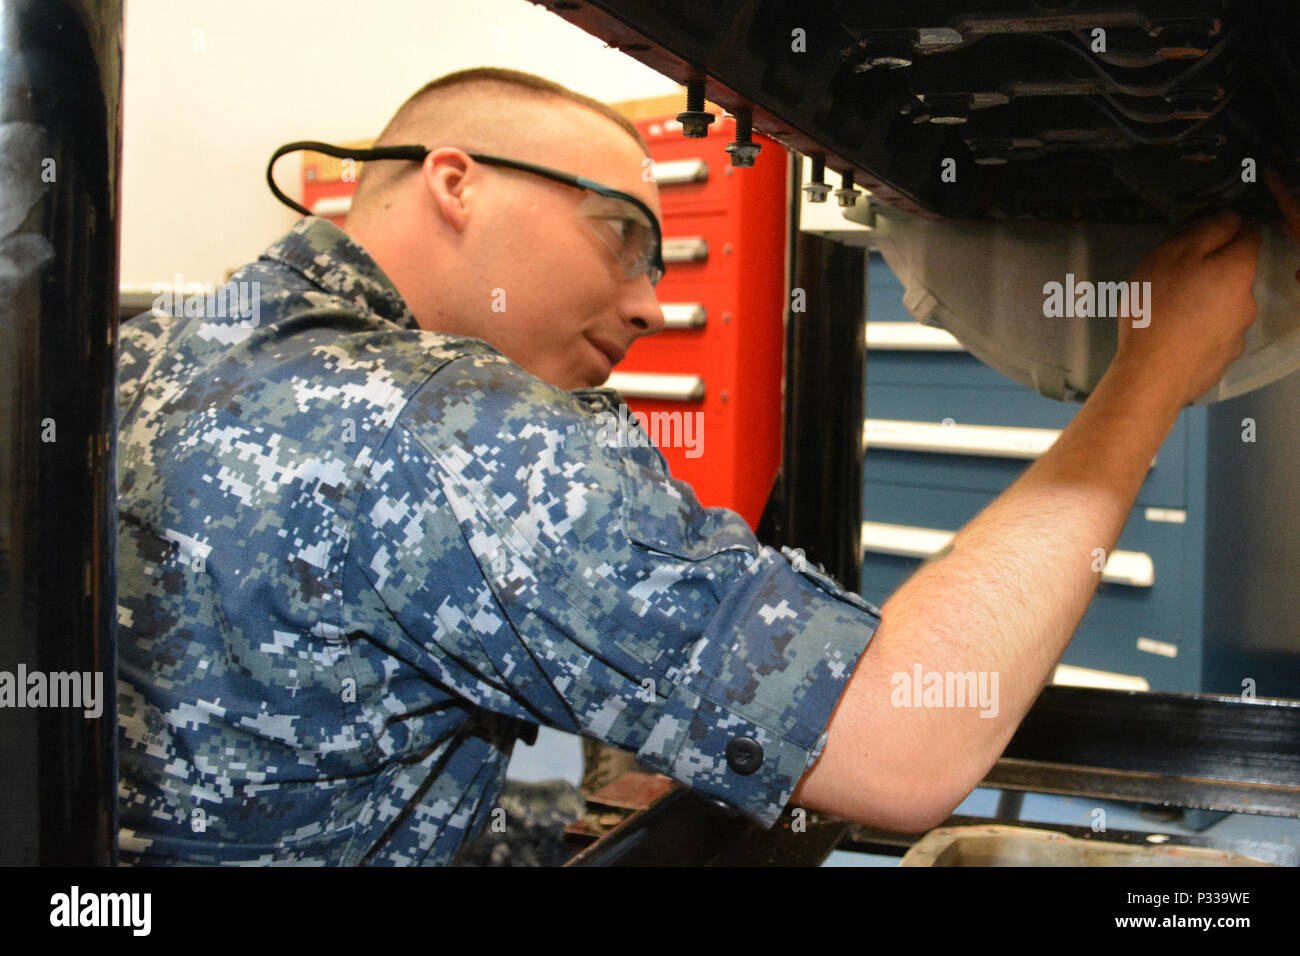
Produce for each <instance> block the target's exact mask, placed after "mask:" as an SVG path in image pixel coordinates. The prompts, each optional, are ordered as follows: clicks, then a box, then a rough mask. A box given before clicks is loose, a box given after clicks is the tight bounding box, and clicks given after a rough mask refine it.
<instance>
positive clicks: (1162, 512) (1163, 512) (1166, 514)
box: [1146, 508, 1187, 524]
mask: <svg viewBox="0 0 1300 956" xmlns="http://www.w3.org/2000/svg"><path fill="white" fill-rule="evenodd" d="M1146 515H1147V520H1148V521H1167V522H1169V523H1170V524H1185V523H1186V522H1187V512H1186V511H1184V510H1183V509H1182V508H1148V509H1147V511H1146Z"/></svg>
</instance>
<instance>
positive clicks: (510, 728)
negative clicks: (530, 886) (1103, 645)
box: [119, 70, 1259, 864]
mask: <svg viewBox="0 0 1300 956" xmlns="http://www.w3.org/2000/svg"><path fill="white" fill-rule="evenodd" d="M412 143H416V144H424V145H425V146H427V147H429V148H430V149H431V152H430V153H429V154H428V155H427V157H425V159H424V160H423V162H409V161H392V162H389V161H385V162H379V163H375V164H373V165H370V166H368V167H367V168H366V171H365V173H364V174H363V177H362V181H361V183H360V184H359V188H358V191H357V194H356V196H355V199H354V205H353V209H352V211H351V213H350V215H349V219H348V227H347V233H346V234H344V233H343V232H342V231H340V230H338V229H336V228H335V227H333V226H332V225H330V224H329V223H327V222H324V221H321V220H315V219H310V218H308V219H304V220H303V221H301V222H299V223H298V224H297V225H295V226H294V227H293V229H291V230H290V232H289V233H288V234H287V235H286V236H285V237H284V238H282V239H281V240H279V241H278V242H277V243H275V244H273V245H272V246H271V247H270V248H269V249H268V250H267V252H266V253H265V254H264V255H263V257H262V258H261V259H259V260H258V261H257V262H255V263H252V264H250V265H248V266H246V267H245V268H244V269H242V270H240V272H239V273H237V274H236V275H235V276H234V281H236V282H240V281H244V282H250V283H253V282H255V283H258V284H259V285H258V286H257V288H259V289H260V306H261V318H260V322H257V323H250V322H248V321H245V320H241V319H239V318H224V317H219V316H217V317H214V316H201V317H196V318H190V319H184V318H172V317H168V316H166V315H162V314H160V313H158V312H155V313H152V314H147V315H145V316H142V317H139V318H137V319H135V320H132V321H131V322H129V323H127V324H126V325H125V326H124V328H123V335H122V353H121V364H120V370H121V371H120V387H119V401H120V414H121V446H120V451H119V462H120V465H119V492H120V498H119V507H120V512H121V520H120V529H119V548H120V555H119V579H120V580H119V590H120V596H119V606H120V607H119V625H120V630H119V655H120V661H121V665H120V675H121V680H120V694H121V702H120V723H121V752H120V760H121V780H122V785H121V811H122V832H121V841H120V843H121V850H122V857H123V860H124V862H128V863H138V862H166V861H175V860H185V861H195V862H245V863H253V862H304V861H308V862H326V863H341V864H368V863H384V864H440V863H447V862H452V861H453V860H454V859H455V857H456V853H457V851H458V850H459V849H460V848H461V847H462V846H463V845H464V844H465V843H466V842H467V840H468V839H469V838H471V837H472V836H474V835H476V834H477V833H479V832H481V831H482V830H483V829H484V827H486V826H487V825H488V824H489V823H493V822H500V811H499V810H497V809H496V808H494V806H493V800H494V799H495V796H496V794H497V793H498V792H499V790H500V788H501V785H502V780H503V777H504V772H505V767H506V764H507V762H508V759H509V755H510V752H511V747H512V745H513V742H514V740H515V739H516V737H518V736H519V735H520V734H521V732H523V728H525V727H527V726H528V725H530V724H536V723H540V722H545V723H547V724H549V725H552V726H555V727H558V728H560V729H563V730H567V731H571V732H575V733H581V734H584V735H586V736H589V737H594V738H599V739H602V740H605V741H607V742H609V743H612V744H615V745H617V746H619V747H621V748H623V749H626V750H628V751H634V752H635V753H636V756H637V759H638V760H639V761H640V762H641V763H643V764H644V765H646V766H648V767H650V768H652V769H655V770H658V771H660V772H663V773H666V774H669V775H671V776H673V777H675V778H676V779H678V780H680V781H682V782H684V783H686V784H687V785H689V786H691V787H694V788H696V789H698V790H700V791H702V792H703V793H705V794H706V795H708V796H711V797H713V798H715V799H719V800H722V801H725V802H727V803H729V804H731V805H732V806H735V807H737V808H738V809H740V810H741V811H743V812H744V813H746V814H748V815H749V816H751V817H752V818H754V819H755V820H758V821H759V822H761V823H763V824H767V825H770V824H771V823H773V822H774V821H775V820H776V818H777V817H778V816H779V814H780V813H781V811H782V809H783V808H784V807H785V806H786V805H787V803H789V802H793V803H795V804H797V805H799V806H802V807H807V808H810V809H816V810H825V811H829V812H833V813H837V814H840V815H842V816H845V817H850V818H853V819H856V820H860V821H863V822H865V823H868V824H872V825H877V826H883V827H891V828H899V829H903V830H912V831H915V830H922V829H925V828H928V827H930V826H933V825H934V824H936V823H938V822H939V821H941V820H943V819H944V818H945V817H946V815H947V814H948V813H949V812H950V811H951V810H952V808H953V807H954V806H955V805H956V804H957V803H959V802H960V801H961V800H962V799H963V798H964V797H965V796H966V794H968V793H969V792H970V791H971V790H972V789H973V788H974V787H975V786H976V785H977V784H978V782H979V781H980V780H981V779H982V777H983V775H984V773H985V772H986V770H987V769H988V768H989V766H990V765H991V764H992V763H993V762H994V761H995V760H996V759H997V757H998V755H999V754H1000V753H1001V751H1002V749H1003V748H1004V746H1005V744H1006V743H1007V741H1008V739H1009V738H1010V736H1011V734H1012V732H1013V731H1014V729H1015V727H1016V725H1017V724H1018V723H1019V721H1020V720H1021V718H1022V717H1023V716H1024V714H1025V712H1026V711H1027V709H1028V708H1029V706H1030V704H1031V703H1032V701H1033V700H1034V698H1035V696H1036V695H1037V694H1038V692H1039V690H1040V689H1041V688H1042V686H1043V685H1044V683H1045V682H1046V681H1047V679H1048V677H1049V675H1050V673H1051V670H1052V667H1053V665H1054V664H1055V663H1056V661H1057V659H1058V658H1059V657H1060V655H1061V653H1062V652H1063V649H1064V647H1065V645H1066V643H1067V642H1068V640H1069V638H1070V636H1071V634H1072V633H1073V631H1074V629H1075V627H1076V626H1077V625H1078V623H1079V620H1080V618H1081V616H1082V615H1083V612H1084V609H1085V608H1086V606H1087V604H1088V601H1089V599H1090V597H1091V595H1092V593H1093V590H1094V588H1095V587H1096V585H1097V582H1098V580H1099V575H1098V573H1097V572H1096V571H1095V570H1093V562H1094V549H1096V548H1102V549H1104V550H1105V551H1107V552H1109V550H1110V548H1111V547H1112V546H1113V545H1114V543H1115V541H1116V539H1117V537H1118V535H1119V532H1120V529H1121V527H1122V525H1123V523H1124V520H1125V517H1126V515H1127V514H1128V512H1129V509H1130V507H1131V506H1132V503H1133V501H1134V498H1135V496H1136V493H1137V490H1138V487H1139V485H1140V484H1141V482H1142V479H1143V476H1144V474H1145V472H1146V469H1147V464H1148V463H1149V461H1150V460H1151V458H1152V456H1153V455H1154V454H1155V452H1156V450H1157V449H1158V448H1159V446H1160V444H1161V443H1162V441H1163V439H1164V437H1165V436H1166V434H1167V433H1168V431H1169V429H1170V427H1171V426H1172V424H1173V422H1174V419H1175V417H1176V415H1177V414H1178V411H1179V409H1181V408H1182V407H1183V406H1184V405H1185V404H1187V403H1188V402H1190V401H1192V400H1193V399H1195V398H1196V397H1197V396H1198V395H1200V394H1201V393H1203V392H1204V391H1206V390H1207V389H1208V388H1209V387H1210V386H1211V385H1212V384H1213V383H1214V382H1215V381H1216V380H1217V379H1218V378H1219V376H1220V375H1221V373H1222V371H1223V369H1224V367H1225V366H1226V365H1227V364H1228V363H1229V362H1230V361H1231V360H1232V359H1233V358H1235V357H1236V356H1237V355H1239V354H1240V353H1241V351H1242V349H1243V345H1244V342H1243V335H1244V332H1245V330H1246V328H1247V327H1248V326H1249V324H1250V322H1251V320H1252V317H1253V314H1254V302H1253V300H1252V298H1251V293H1250V284H1251V279H1252V276H1253V274H1254V269H1255V257H1256V251H1257V248H1258V244H1259V239H1258V237H1257V236H1256V235H1255V234H1254V233H1253V232H1252V231H1251V230H1249V229H1243V228H1242V225H1241V222H1240V221H1239V220H1238V219H1237V218H1236V217H1233V216H1221V217H1218V218H1216V219H1213V220H1210V221H1209V222H1206V223H1203V224H1202V225H1200V226H1198V227H1197V228H1195V229H1194V230H1192V231H1191V232H1189V233H1188V234H1187V235H1186V236H1183V237H1181V238H1179V239H1176V240H1174V241H1172V242H1170V243H1168V244H1166V245H1164V246H1162V247H1160V248H1159V249H1158V250H1156V251H1155V252H1154V253H1152V255H1151V256H1150V257H1149V258H1148V259H1147V260H1146V261H1145V262H1144V263H1143V264H1142V265H1141V266H1140V267H1139V269H1138V270H1137V273H1136V274H1135V276H1134V277H1133V278H1134V279H1136V280H1139V281H1142V280H1145V281H1150V282H1151V284H1152V301H1153V314H1152V319H1151V323H1150V326H1149V327H1148V328H1145V329H1131V328H1129V327H1127V326H1128V324H1129V323H1124V322H1122V323H1121V326H1120V337H1121V342H1120V349H1119V354H1118V355H1117V356H1116V359H1115V361H1114V362H1113V363H1112V365H1111V367H1110V369H1109V371H1108V372H1107V373H1106V375H1105V377H1104V379H1103V380H1102V382H1101V384H1100V385H1099V386H1098V388H1097V389H1096V391H1095V393H1094V394H1093V395H1092V397H1091V398H1090V399H1089V401H1088V402H1087V403H1086V404H1085V405H1084V407H1083V408H1082V409H1081V410H1080V411H1079V413H1078V414H1077V416H1076V417H1075V419H1074V421H1073V422H1072V423H1071V424H1070V426H1069V427H1068V428H1066V429H1065V430H1064V432H1063V433H1062V435H1061V437H1060V438H1059V440H1058V441H1057V442H1056V444H1055V445H1054V446H1053V448H1052V449H1051V450H1050V451H1049V452H1048V453H1046V454H1045V455H1044V456H1043V457H1042V458H1041V459H1039V460H1038V461H1037V462H1036V463H1035V464H1034V465H1033V466H1032V467H1031V468H1029V469H1028V470H1027V471H1026V472H1025V473H1024V474H1023V475H1022V476H1021V478H1020V479H1019V480H1018V481H1017V482H1016V483H1015V484H1014V485H1013V486H1012V487H1011V488H1010V489H1008V491H1007V492H1006V493H1004V494H1003V495H1002V496H1001V497H1000V498H998V499H997V500H996V501H994V502H993V503H992V504H990V505H989V507H988V508H986V509H985V511H984V512H982V513H981V514H980V515H979V516H978V517H976V518H975V519H974V520H973V521H972V522H971V523H970V524H969V525H967V526H966V527H965V528H964V529H962V531H961V532H960V533H959V534H958V535H957V536H956V538H955V539H954V541H953V544H952V547H951V549H950V551H949V552H948V553H947V554H946V556H945V557H943V558H942V560H939V561H935V562H932V563H930V564H928V565H926V566H925V567H923V568H922V569H920V570H919V571H918V573H916V574H915V575H914V576H913V577H912V578H911V579H909V580H908V581H907V582H906V583H905V584H904V585H902V586H901V587H900V588H899V590H898V591H897V592H896V593H895V594H894V595H892V596H891V597H890V599H889V601H888V602H886V604H885V605H884V607H883V610H882V609H880V608H877V607H875V606H874V605H871V604H869V603H867V602H866V601H863V600H862V599H861V598H860V597H858V596H857V595H855V594H851V593H847V592H845V591H844V590H843V589H842V588H840V587H839V586H838V585H837V584H836V583H835V582H833V581H831V580H829V579H828V578H826V577H825V576H824V575H821V574H819V573H818V572H817V571H815V570H801V571H796V570H795V569H794V568H793V567H792V566H791V564H790V562H789V561H788V560H787V559H786V558H785V557H784V556H782V555H781V554H778V553H776V552H774V551H773V550H772V549H769V548H766V547H763V546H761V545H760V544H759V543H758V542H757V541H756V540H755V539H754V537H753V535H752V533H751V532H750V530H749V529H748V527H747V526H746V525H745V523H744V522H743V521H742V520H741V519H740V517H739V516H738V515H735V514H734V513H731V512H728V511H724V510H722V509H708V510H705V509H702V508H700V506H699V504H698V502H697V501H696V500H695V498H694V496H693V494H691V492H690V489H689V488H688V487H687V486H685V485H683V484H681V483H679V482H674V481H673V480H672V479H671V478H670V477H669V476H668V475H667V473H666V468H665V465H664V461H663V458H662V456H661V455H660V454H659V453H658V452H657V451H656V450H654V449H652V448H644V447H639V446H638V445H637V444H636V443H634V442H625V443H622V444H620V443H617V442H614V443H611V442H610V441H609V440H608V437H607V432H606V431H605V429H604V428H603V427H602V425H603V421H604V419H603V418H602V417H601V416H602V414H607V413H609V412H611V411H613V410H615V409H616V405H617V400H618V399H617V396H616V395H615V394H614V393H612V392H611V391H609V390H601V389H599V388H598V386H600V384H601V383H602V382H603V381H604V380H605V378H606V377H607V376H608V374H609V372H610V369H611V368H612V367H613V366H614V365H616V364H617V362H618V361H619V360H620V359H621V357H622V356H623V355H624V354H625V353H626V351H627V350H628V349H629V348H630V347H631V346H632V344H633V343H634V342H635V341H636V340H637V339H639V338H640V337H642V336H645V335H652V334H654V333H656V332H658V331H659V330H660V329H662V328H663V315H662V312H661V311H660V308H659V305H658V303H657V302H656V299H655V294H654V289H653V285H652V279H653V278H654V277H655V267H656V261H655V259H654V256H653V249H652V248H651V246H652V245H653V243H651V242H650V240H649V239H648V238H647V237H649V236H651V235H652V234H653V230H651V229H649V228H648V224H647V213H649V214H650V215H652V216H653V217H655V218H656V219H658V218H659V215H660V213H659V203H658V196H657V193H656V189H655V186H654V184H653V182H649V181H647V179H648V177H644V176H643V175H642V173H643V170H644V169H645V168H646V167H645V163H644V160H645V158H646V151H645V146H644V144H643V143H642V142H641V141H640V139H639V137H638V136H637V135H636V132H635V130H634V128H632V127H631V126H629V125H628V124H627V123H626V121H624V120H622V119H621V118H619V117H618V116H617V114H614V113H612V112H611V111H610V110H609V109H608V108H606V107H603V106H601V105H600V104H598V103H596V102H594V101H591V100H588V99H586V98H584V97H580V96H576V95H575V94H572V93H570V92H569V91H567V90H564V89H563V88H560V87H556V86H554V85H553V84H549V83H547V82H546V81H542V80H539V79H537V78H535V77H529V76H527V75H524V74H518V73H513V72H510V71H500V70H480V71H468V72H466V73H461V74H452V75H451V76H448V77H444V78H442V79H441V80H439V81H435V82H434V83H433V84H430V85H429V86H428V87H426V88H425V89H423V90H421V91H420V92H419V93H417V94H416V95H415V96H413V97H412V98H411V99H410V100H408V102H407V103H406V104H404V105H403V107H402V108H401V109H400V110H399V111H398V113H397V114H396V115H395V117H394V118H393V120H392V122H391V123H390V124H389V126H388V127H387V128H386V129H385V131H384V133H383V134H382V136H381V137H380V140H379V144H381V145H406V144H412ZM470 154H473V156H471V155H470ZM475 156H477V157H479V158H477V159H476V158H474V157H475ZM500 159H506V160H514V161H523V162H527V163H531V164H535V165H536V166H539V167H544V168H545V169H546V170H558V171H561V172H563V173H574V174H578V175H580V176H583V177H585V178H586V180H589V181H594V182H595V183H598V184H601V185H602V187H603V188H601V189H597V190H593V189H584V188H577V187H575V186H573V185H571V184H567V183H565V182H562V181H560V180H559V179H557V178H555V177H554V176H553V175H548V174H546V173H545V172H537V171H531V172H530V171H527V170H525V169H521V168H518V167H512V166H510V165H503V164H502V163H500V162H499V161H498V160H500ZM620 195H622V196H624V197H625V198H621V199H620V198H619V196H620ZM917 666H920V667H921V668H922V669H923V670H924V671H927V672H929V671H940V672H943V671H974V672H977V673H987V674H997V675H998V676H999V677H1000V681H999V684H998V688H999V700H998V702H997V707H996V715H993V716H981V711H980V709H978V708H974V707H968V708H908V707H895V706H892V705H891V699H892V697H893V692H894V686H893V682H892V681H891V677H892V675H895V674H898V673H905V674H912V673H913V672H914V668H915V667H917ZM506 825H508V821H506Z"/></svg>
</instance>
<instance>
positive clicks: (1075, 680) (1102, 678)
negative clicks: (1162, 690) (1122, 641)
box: [1052, 664, 1151, 690]
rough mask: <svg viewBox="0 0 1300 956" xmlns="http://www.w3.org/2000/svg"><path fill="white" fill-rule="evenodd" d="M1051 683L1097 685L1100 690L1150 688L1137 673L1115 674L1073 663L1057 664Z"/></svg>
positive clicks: (1078, 685)
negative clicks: (1077, 665)
mask: <svg viewBox="0 0 1300 956" xmlns="http://www.w3.org/2000/svg"><path fill="white" fill-rule="evenodd" d="M1052 683H1053V684H1056V685H1057V686H1061V687H1098V688H1101V689H1102V690H1150V689H1151V685H1150V683H1148V682H1147V679H1146V678H1145V677H1141V676H1139V675H1137V674H1117V673H1116V672H1115V671H1099V670H1094V669H1093V668H1091V667H1076V666H1075V665H1074V664H1057V665H1056V670H1055V671H1053V672H1052Z"/></svg>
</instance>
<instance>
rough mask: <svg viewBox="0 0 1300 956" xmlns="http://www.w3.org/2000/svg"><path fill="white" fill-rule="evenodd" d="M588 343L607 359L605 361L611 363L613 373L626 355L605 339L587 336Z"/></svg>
mask: <svg viewBox="0 0 1300 956" xmlns="http://www.w3.org/2000/svg"><path fill="white" fill-rule="evenodd" d="M587 341H588V342H589V343H591V345H592V346H593V347H594V348H595V349H596V351H597V352H599V353H600V354H601V355H603V356H604V357H605V361H606V362H608V363H609V367H610V370H611V371H612V370H613V368H614V366H615V365H617V364H618V363H619V362H621V361H623V354H624V353H623V352H621V351H620V350H619V348H618V346H617V345H614V344H613V343H611V342H608V341H606V340H605V339H599V338H593V337H592V336H587Z"/></svg>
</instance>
